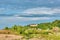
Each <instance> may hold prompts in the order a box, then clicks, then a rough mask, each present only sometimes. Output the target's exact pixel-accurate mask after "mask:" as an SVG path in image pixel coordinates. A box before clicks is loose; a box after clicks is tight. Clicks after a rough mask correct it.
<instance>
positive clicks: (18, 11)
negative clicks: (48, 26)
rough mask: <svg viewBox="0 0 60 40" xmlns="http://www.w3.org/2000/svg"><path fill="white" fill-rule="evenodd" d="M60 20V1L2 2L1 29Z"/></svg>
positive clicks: (3, 0)
mask: <svg viewBox="0 0 60 40" xmlns="http://www.w3.org/2000/svg"><path fill="white" fill-rule="evenodd" d="M56 19H58V20H60V0H0V28H4V27H5V26H12V25H15V24H16V25H27V24H33V23H34V24H38V23H41V22H50V21H53V20H56Z"/></svg>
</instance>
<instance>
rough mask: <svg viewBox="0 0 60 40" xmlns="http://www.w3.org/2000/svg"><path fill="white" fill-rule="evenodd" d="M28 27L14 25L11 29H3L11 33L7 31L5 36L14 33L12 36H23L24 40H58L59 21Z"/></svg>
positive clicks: (59, 37)
mask: <svg viewBox="0 0 60 40" xmlns="http://www.w3.org/2000/svg"><path fill="white" fill-rule="evenodd" d="M30 25H32V24H30ZM30 25H26V26H20V25H14V26H12V27H11V28H8V27H5V28H4V30H10V31H12V32H10V31H9V32H8V31H7V32H8V33H6V34H9V33H13V32H14V33H13V34H18V35H23V36H24V38H25V39H26V40H27V39H28V40H60V20H55V21H53V22H48V23H40V24H37V25H35V24H34V25H33V26H30ZM0 32H1V31H0ZM2 32H4V31H2Z"/></svg>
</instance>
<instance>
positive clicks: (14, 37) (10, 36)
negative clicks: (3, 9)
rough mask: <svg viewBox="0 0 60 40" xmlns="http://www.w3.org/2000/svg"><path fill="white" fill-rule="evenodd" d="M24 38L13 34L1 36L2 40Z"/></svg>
mask: <svg viewBox="0 0 60 40" xmlns="http://www.w3.org/2000/svg"><path fill="white" fill-rule="evenodd" d="M22 38H23V36H18V35H12V34H0V40H21V39H22Z"/></svg>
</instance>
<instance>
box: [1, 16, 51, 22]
mask: <svg viewBox="0 0 60 40" xmlns="http://www.w3.org/2000/svg"><path fill="white" fill-rule="evenodd" d="M49 19H51V18H49V17H2V18H0V21H1V22H24V21H37V20H49Z"/></svg>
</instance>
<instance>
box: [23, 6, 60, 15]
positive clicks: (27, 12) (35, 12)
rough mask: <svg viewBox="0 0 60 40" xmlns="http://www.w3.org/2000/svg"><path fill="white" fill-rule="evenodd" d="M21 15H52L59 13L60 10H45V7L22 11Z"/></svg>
mask: <svg viewBox="0 0 60 40" xmlns="http://www.w3.org/2000/svg"><path fill="white" fill-rule="evenodd" d="M22 13H25V14H54V13H60V8H47V7H37V8H31V9H27V10H24V11H23V12H22Z"/></svg>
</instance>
